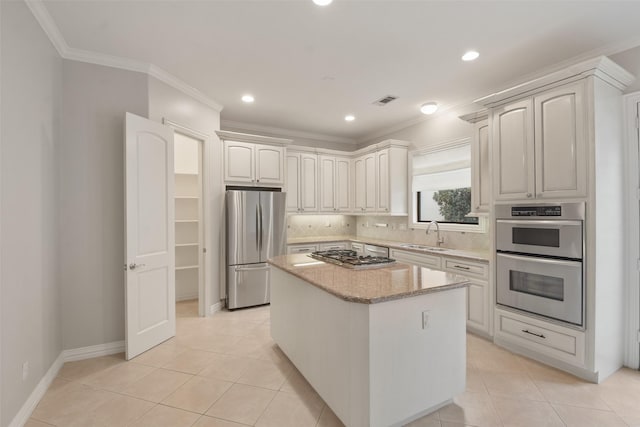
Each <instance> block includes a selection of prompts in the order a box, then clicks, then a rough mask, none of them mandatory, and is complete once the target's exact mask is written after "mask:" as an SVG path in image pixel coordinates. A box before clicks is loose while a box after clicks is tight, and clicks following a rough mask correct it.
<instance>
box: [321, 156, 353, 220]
mask: <svg viewBox="0 0 640 427" xmlns="http://www.w3.org/2000/svg"><path fill="white" fill-rule="evenodd" d="M318 161H319V164H320V211H321V212H327V213H331V212H346V211H349V210H350V209H351V203H350V200H351V194H350V185H351V179H350V176H351V171H350V169H351V161H350V159H349V158H346V157H336V156H329V155H320V156H318Z"/></svg>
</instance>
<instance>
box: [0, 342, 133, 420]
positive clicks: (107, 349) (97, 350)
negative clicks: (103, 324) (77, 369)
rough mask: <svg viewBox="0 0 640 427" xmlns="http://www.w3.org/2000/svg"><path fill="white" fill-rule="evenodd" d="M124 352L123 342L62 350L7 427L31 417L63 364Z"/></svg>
mask: <svg viewBox="0 0 640 427" xmlns="http://www.w3.org/2000/svg"><path fill="white" fill-rule="evenodd" d="M124 350H125V345H124V341H114V342H109V343H106V344H98V345H92V346H89V347H80V348H72V349H69V350H62V351H61V352H60V355H58V358H57V359H56V360H55V361H54V362H53V364H52V365H51V367H50V368H49V370H48V371H47V373H46V374H44V376H43V377H42V379H41V380H40V382H38V385H37V386H36V388H35V389H34V390H33V392H32V393H31V394H30V395H29V398H28V399H27V400H26V402H24V404H23V405H22V408H20V410H19V411H18V413H17V414H16V416H15V417H14V418H13V420H11V423H9V427H22V426H23V425H24V424H25V423H26V422H27V421H28V420H29V417H31V414H32V413H33V410H34V409H36V406H37V405H38V403H40V399H42V396H44V394H45V393H46V392H47V389H48V388H49V386H50V385H51V382H52V381H53V379H54V378H55V377H56V376H57V375H58V372H60V368H62V365H63V364H64V363H65V362H74V361H76V360H84V359H91V358H92V357H100V356H109V355H111V354H117V353H122V352H123V351H124Z"/></svg>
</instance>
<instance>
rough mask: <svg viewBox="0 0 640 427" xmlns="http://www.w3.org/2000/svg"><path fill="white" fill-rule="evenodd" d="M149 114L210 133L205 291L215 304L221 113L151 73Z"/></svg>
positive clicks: (221, 196) (206, 146)
mask: <svg viewBox="0 0 640 427" xmlns="http://www.w3.org/2000/svg"><path fill="white" fill-rule="evenodd" d="M149 118H150V119H151V120H154V121H157V122H162V120H163V119H167V120H170V121H171V122H174V123H177V124H179V125H181V126H184V127H187V128H189V129H191V130H193V131H196V132H198V133H200V134H204V135H207V136H208V138H207V140H206V141H205V144H204V152H203V162H204V163H205V164H206V163H207V162H208V164H210V165H211V168H210V169H208V170H204V171H203V172H204V175H203V180H204V181H205V184H204V187H205V191H207V192H208V194H207V195H206V196H205V197H206V198H207V199H208V203H207V204H205V206H204V215H205V218H206V219H207V222H206V224H210V227H209V228H208V229H206V228H205V247H206V248H207V253H206V255H205V266H204V267H205V292H207V300H208V301H209V302H210V303H211V304H216V303H217V302H218V301H219V300H220V285H219V284H220V261H221V260H220V256H221V255H220V254H221V253H222V252H221V250H222V247H221V236H222V235H221V229H222V227H223V226H224V216H223V206H224V203H223V202H224V188H223V185H222V143H221V142H220V140H219V139H218V137H217V135H216V133H215V131H216V130H219V129H220V113H219V112H218V111H216V110H214V109H213V108H211V107H209V106H207V105H205V104H203V103H201V102H199V101H197V100H195V99H193V98H191V97H190V96H187V95H185V94H184V93H182V92H180V91H178V90H176V89H174V88H173V87H171V86H168V85H167V84H165V83H163V82H161V81H159V80H157V79H155V78H153V77H149ZM205 200H206V199H205Z"/></svg>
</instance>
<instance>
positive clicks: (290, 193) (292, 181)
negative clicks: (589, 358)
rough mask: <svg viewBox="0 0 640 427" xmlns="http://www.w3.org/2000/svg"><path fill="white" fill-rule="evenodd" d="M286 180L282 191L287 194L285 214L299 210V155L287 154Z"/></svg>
mask: <svg viewBox="0 0 640 427" xmlns="http://www.w3.org/2000/svg"><path fill="white" fill-rule="evenodd" d="M286 164H287V180H286V182H285V186H284V191H285V192H286V193H287V197H286V199H287V202H286V203H287V212H298V211H299V210H300V155H299V154H287V159H286Z"/></svg>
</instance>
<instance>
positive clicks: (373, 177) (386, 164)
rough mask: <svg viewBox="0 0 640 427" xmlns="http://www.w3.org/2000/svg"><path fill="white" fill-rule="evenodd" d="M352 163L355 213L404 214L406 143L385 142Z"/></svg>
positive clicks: (405, 202) (405, 209)
mask: <svg viewBox="0 0 640 427" xmlns="http://www.w3.org/2000/svg"><path fill="white" fill-rule="evenodd" d="M378 147H379V148H378V149H377V150H376V151H373V152H370V153H367V154H364V155H362V156H360V157H357V158H356V159H355V160H354V179H355V185H354V193H355V194H354V198H355V207H354V212H355V213H378V214H389V215H407V212H408V207H407V201H408V200H407V194H408V188H407V185H408V181H407V163H408V149H407V147H408V144H407V143H405V142H403V141H394V140H390V141H385V142H383V143H380V144H379V145H378Z"/></svg>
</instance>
